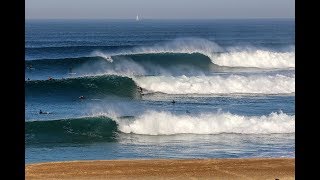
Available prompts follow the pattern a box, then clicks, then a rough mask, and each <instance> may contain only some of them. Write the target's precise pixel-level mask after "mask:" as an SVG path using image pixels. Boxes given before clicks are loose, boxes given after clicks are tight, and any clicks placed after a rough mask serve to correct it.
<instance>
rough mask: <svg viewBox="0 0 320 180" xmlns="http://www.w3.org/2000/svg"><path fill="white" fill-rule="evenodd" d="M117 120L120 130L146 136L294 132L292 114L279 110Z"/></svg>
mask: <svg viewBox="0 0 320 180" xmlns="http://www.w3.org/2000/svg"><path fill="white" fill-rule="evenodd" d="M117 123H118V128H119V130H120V131H121V132H124V133H135V134H145V135H172V134H183V133H190V134H220V133H241V134H271V133H294V132H295V116H294V115H293V116H291V115H287V114H285V113H282V112H280V113H271V114H269V115H268V116H240V115H235V114H231V113H212V114H200V115H198V116H189V115H174V114H171V113H168V112H155V111H150V112H147V113H145V114H143V115H141V116H139V117H137V118H135V119H134V121H128V120H117Z"/></svg>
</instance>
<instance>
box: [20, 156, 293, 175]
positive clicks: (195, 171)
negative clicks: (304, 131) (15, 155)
mask: <svg viewBox="0 0 320 180" xmlns="http://www.w3.org/2000/svg"><path fill="white" fill-rule="evenodd" d="M294 169H295V159H294V158H263V159H262V158H261V159H253V158H248V159H185V160H176V159H149V160H98V161H66V162H49V163H37V164H28V165H26V166H25V170H26V179H273V180H275V179H279V180H284V179H294Z"/></svg>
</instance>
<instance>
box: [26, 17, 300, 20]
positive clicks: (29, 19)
mask: <svg viewBox="0 0 320 180" xmlns="http://www.w3.org/2000/svg"><path fill="white" fill-rule="evenodd" d="M139 18H140V17H139ZM140 19H141V20H249V19H295V17H250V18H143V17H142V18H140ZM25 20H135V18H25Z"/></svg>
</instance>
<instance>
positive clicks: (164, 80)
mask: <svg viewBox="0 0 320 180" xmlns="http://www.w3.org/2000/svg"><path fill="white" fill-rule="evenodd" d="M133 80H134V81H135V82H136V84H137V85H138V86H140V87H142V88H144V89H147V90H149V91H153V92H161V93H166V94H232V93H235V94H237V93H238V94H242V93H244V94H246V93H247V94H290V93H294V92H295V77H294V76H293V77H290V76H284V75H279V74H277V75H273V76H271V75H269V76H258V75H251V76H247V77H246V76H240V75H230V76H192V77H187V76H178V77H173V76H152V77H133Z"/></svg>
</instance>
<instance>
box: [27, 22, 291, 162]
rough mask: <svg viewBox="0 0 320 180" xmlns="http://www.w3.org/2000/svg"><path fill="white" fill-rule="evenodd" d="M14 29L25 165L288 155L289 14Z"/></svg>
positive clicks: (37, 25)
mask: <svg viewBox="0 0 320 180" xmlns="http://www.w3.org/2000/svg"><path fill="white" fill-rule="evenodd" d="M25 26H26V32H25V35H26V39H25V48H26V52H25V65H26V68H25V77H26V81H25V92H26V95H25V102H26V103H25V104H26V105H25V125H26V129H25V144H26V156H25V160H26V163H35V162H47V161H66V160H94V159H140V158H143V159H145V158H250V157H295V143H294V142H295V39H294V37H295V29H294V19H263V20H260V19H251V20H141V21H135V20H27V21H26V25H25ZM81 96H83V98H80V97H81ZM40 110H41V111H42V112H43V114H39V112H40Z"/></svg>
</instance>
